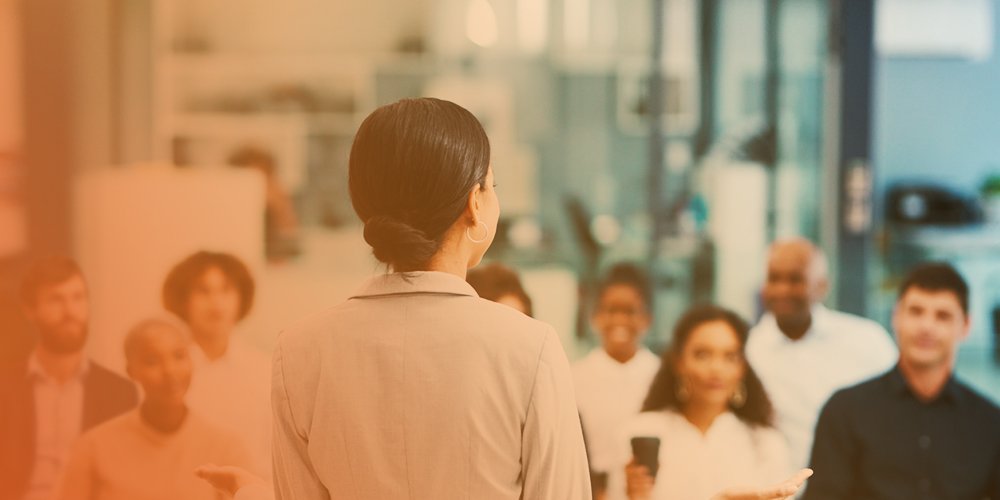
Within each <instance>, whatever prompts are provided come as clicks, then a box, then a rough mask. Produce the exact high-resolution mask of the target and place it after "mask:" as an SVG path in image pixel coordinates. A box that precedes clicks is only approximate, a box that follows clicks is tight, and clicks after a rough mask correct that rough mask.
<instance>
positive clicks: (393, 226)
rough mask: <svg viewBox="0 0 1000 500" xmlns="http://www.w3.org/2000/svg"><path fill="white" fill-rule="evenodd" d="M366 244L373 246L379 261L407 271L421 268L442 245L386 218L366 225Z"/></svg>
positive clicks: (372, 219)
mask: <svg viewBox="0 0 1000 500" xmlns="http://www.w3.org/2000/svg"><path fill="white" fill-rule="evenodd" d="M365 241H367V242H368V244H369V245H371V246H372V251H373V252H374V253H375V258H376V259H378V260H380V261H382V262H386V263H392V264H393V266H394V267H397V268H403V269H416V268H418V267H420V265H421V264H423V263H425V262H427V261H428V260H430V258H431V257H432V256H433V255H434V252H436V251H437V248H438V242H436V241H434V240H432V239H429V238H427V235H425V234H424V233H423V232H422V231H420V230H419V229H417V228H415V227H413V226H411V225H409V224H406V223H403V222H400V221H397V220H394V219H392V218H389V217H386V216H384V215H376V216H375V217H372V218H370V219H368V221H366V222H365Z"/></svg>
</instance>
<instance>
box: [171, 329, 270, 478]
mask: <svg viewBox="0 0 1000 500" xmlns="http://www.w3.org/2000/svg"><path fill="white" fill-rule="evenodd" d="M191 360H192V363H193V365H194V372H193V374H192V377H191V388H190V389H189V390H188V393H187V404H188V406H189V407H190V408H191V409H192V410H193V411H195V412H196V413H198V414H199V415H200V416H201V417H202V418H204V419H205V420H207V421H208V422H209V423H210V424H212V425H214V426H216V427H219V428H222V429H226V430H228V431H229V432H231V433H233V434H234V435H235V436H236V437H238V438H239V439H240V440H241V441H242V442H243V445H244V447H245V448H246V449H247V450H248V451H249V453H250V457H251V464H252V469H253V471H254V472H255V473H257V474H259V475H261V476H263V477H265V478H269V477H270V475H271V474H270V472H271V359H270V357H269V356H268V355H267V354H265V353H264V352H263V351H259V350H257V349H254V348H253V347H251V346H248V345H246V344H245V343H244V342H243V341H242V340H240V339H238V338H233V339H231V340H230V341H229V347H228V349H226V353H225V354H223V355H222V356H221V357H219V358H218V359H215V360H209V359H208V358H207V357H206V356H205V354H204V353H203V352H202V350H201V349H200V348H199V347H198V346H197V345H192V347H191Z"/></svg>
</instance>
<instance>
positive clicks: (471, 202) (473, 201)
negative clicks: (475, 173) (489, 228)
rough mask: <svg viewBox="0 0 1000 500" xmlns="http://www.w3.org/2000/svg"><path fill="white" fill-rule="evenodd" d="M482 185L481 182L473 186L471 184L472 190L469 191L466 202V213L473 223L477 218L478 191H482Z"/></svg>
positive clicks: (478, 207)
mask: <svg viewBox="0 0 1000 500" xmlns="http://www.w3.org/2000/svg"><path fill="white" fill-rule="evenodd" d="M482 187H483V185H482V183H476V185H475V186H472V190H471V191H469V199H468V201H467V203H466V207H465V211H466V213H467V214H468V216H469V219H471V222H472V223H475V222H476V221H478V220H479V209H480V206H479V205H480V201H479V196H480V194H479V193H480V191H482Z"/></svg>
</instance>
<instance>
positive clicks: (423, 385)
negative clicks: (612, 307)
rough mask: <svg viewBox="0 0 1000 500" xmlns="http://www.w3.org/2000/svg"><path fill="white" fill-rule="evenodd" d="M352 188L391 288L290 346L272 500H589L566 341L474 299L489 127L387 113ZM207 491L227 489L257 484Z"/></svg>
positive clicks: (447, 113)
mask: <svg viewBox="0 0 1000 500" xmlns="http://www.w3.org/2000/svg"><path fill="white" fill-rule="evenodd" d="M349 185H350V192H351V201H352V203H353V205H354V209H355V211H356V212H357V214H358V216H359V217H360V218H361V220H362V221H363V222H364V224H365V228H364V236H365V240H366V241H367V242H368V243H369V244H370V245H371V246H372V249H373V251H374V254H375V257H376V258H377V259H378V260H380V261H381V262H383V263H385V264H387V265H388V266H389V267H390V268H391V270H392V272H391V273H387V274H385V275H382V276H378V277H376V278H374V279H372V280H370V281H369V282H368V283H366V284H365V285H364V286H362V287H361V289H359V290H358V292H357V293H355V294H354V295H353V296H352V297H351V298H349V299H348V300H347V301H346V302H343V303H341V304H338V305H336V306H334V307H331V308H329V309H327V310H325V311H323V312H321V313H319V314H316V315H313V316H311V317H309V318H307V319H305V320H303V321H301V322H299V323H298V324H296V325H295V326H293V327H291V328H289V329H288V330H286V331H285V332H284V333H283V334H282V335H281V338H280V339H279V341H278V345H277V347H276V350H275V354H274V366H273V371H274V373H273V383H272V390H273V398H272V401H273V408H274V419H275V435H274V464H275V466H274V487H275V497H276V498H277V499H279V500H280V499H323V498H343V499H348V498H349V499H357V500H367V499H396V498H414V499H416V498H420V499H424V498H427V499H436V500H441V499H444V500H447V499H453V498H454V499H458V498H461V499H477V500H478V499H527V500H535V499H537V500H548V499H553V500H555V499H584V498H588V497H589V495H590V485H589V478H588V469H587V462H586V456H585V453H584V447H583V439H582V433H581V430H580V421H579V418H578V416H577V410H576V402H575V400H574V397H573V385H572V384H573V382H572V379H571V376H570V370H569V364H568V362H567V360H566V356H565V354H564V353H563V350H562V346H561V345H560V343H559V339H558V337H557V336H556V334H555V332H554V331H553V330H552V328H551V327H550V326H547V325H545V324H544V323H541V322H539V321H536V320H533V319H531V318H529V317H527V316H525V315H524V314H521V313H519V312H517V311H515V310H513V309H512V308H510V307H507V306H505V305H502V304H497V303H492V302H489V301H486V300H483V299H481V298H479V297H478V296H477V295H476V293H475V291H474V290H473V289H472V287H471V286H470V285H469V284H468V283H466V282H465V276H466V271H467V270H468V269H469V268H470V267H472V266H474V265H476V264H477V263H478V262H479V261H480V259H481V258H482V256H483V254H484V253H485V252H486V250H487V249H488V248H489V245H490V243H491V242H492V239H493V236H494V234H495V232H496V224H497V221H498V219H499V216H500V204H499V201H498V199H497V195H496V191H495V186H494V185H493V172H492V169H491V167H490V149H489V142H488V140H487V138H486V133H485V132H484V130H483V128H482V126H481V125H480V124H479V122H478V121H477V120H476V118H475V117H474V116H473V115H472V114H471V113H469V112H468V111H466V110H465V109H463V108H462V107H460V106H458V105H456V104H453V103H450V102H447V101H442V100H438V99H431V98H423V99H406V100H402V101H399V102H396V103H394V104H390V105H386V106H383V107H380V108H378V109H377V110H375V111H374V112H373V113H372V114H371V115H369V116H368V118H366V119H365V121H364V123H362V125H361V127H360V129H359V130H358V133H357V136H356V137H355V140H354V145H353V147H352V149H351V157H350V167H349ZM201 474H202V477H205V478H206V479H207V480H209V481H212V482H213V483H214V484H216V485H217V486H221V487H223V488H226V489H234V488H238V487H239V486H240V484H241V483H242V481H243V479H244V475H241V474H238V473H234V472H233V471H232V470H230V469H227V468H208V469H203V470H202V471H201ZM234 479H235V480H234ZM796 481H798V479H796ZM796 487H797V483H796V484H792V483H791V482H789V483H787V484H782V485H779V486H778V487H775V488H773V489H772V490H770V491H769V492H768V493H773V494H774V495H780V494H786V495H787V494H790V493H789V492H793V491H794V490H795V488H796ZM240 493H241V494H242V493H243V492H242V491H241V492H240ZM753 493H754V494H755V495H756V494H757V493H760V492H753ZM238 498H261V497H251V496H250V495H244V496H238ZM733 498H737V497H733ZM747 498H758V497H756V496H755V497H747ZM761 498H765V499H766V498H780V497H778V496H766V497H761Z"/></svg>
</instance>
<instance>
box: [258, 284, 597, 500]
mask: <svg viewBox="0 0 1000 500" xmlns="http://www.w3.org/2000/svg"><path fill="white" fill-rule="evenodd" d="M272 391H273V392H272V396H273V397H272V404H273V411H274V420H275V422H274V426H275V427H274V480H275V497H276V498H277V499H278V500H285V499H294V500H311V499H325V498H333V499H352V500H368V499H372V500H374V499H387V500H394V499H413V500H424V499H428V500H431V499H433V500H448V499H471V500H489V499H519V498H523V499H539V500H548V499H553V500H555V499H574V500H577V499H585V498H590V478H589V472H588V467H587V459H586V454H585V451H584V446H583V435H582V432H581V430H580V420H579V417H578V414H577V408H576V402H575V400H574V391H573V382H572V378H571V375H570V369H569V364H568V362H567V360H566V356H565V353H564V351H563V348H562V346H561V345H560V342H559V339H558V337H557V336H556V334H555V332H554V331H553V329H552V327H550V326H548V325H546V324H544V323H541V322H539V321H536V320H533V319H531V318H528V317H527V316H524V315H523V314H521V313H519V312H517V311H515V310H513V309H511V308H509V307H507V306H504V305H500V304H495V303H492V302H489V301H487V300H484V299H481V298H479V297H478V296H477V295H476V292H475V291H474V290H473V289H472V287H471V286H469V285H468V284H467V283H466V282H465V281H463V280H461V279H460V278H458V277H457V276H453V275H451V274H446V273H438V272H420V273H409V274H408V275H406V276H404V275H402V274H388V275H384V276H379V277H377V278H374V279H373V280H371V281H370V282H368V283H367V284H366V285H365V286H364V287H363V288H362V289H361V290H360V291H359V292H358V293H357V294H355V295H354V296H353V297H351V298H350V299H349V300H347V301H346V302H344V303H342V304H340V305H337V306H334V307H332V308H330V309H328V310H326V311H324V312H321V313H319V314H317V315H315V316H313V317H310V318H307V319H306V320H304V321H302V322H301V323H299V324H297V325H295V326H293V327H292V328H290V329H288V330H287V331H285V332H283V333H282V335H281V338H280V339H279V342H278V346H277V348H276V351H275V354H274V369H273V388H272Z"/></svg>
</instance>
